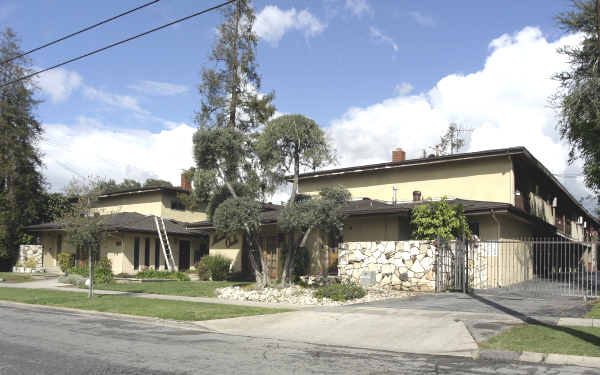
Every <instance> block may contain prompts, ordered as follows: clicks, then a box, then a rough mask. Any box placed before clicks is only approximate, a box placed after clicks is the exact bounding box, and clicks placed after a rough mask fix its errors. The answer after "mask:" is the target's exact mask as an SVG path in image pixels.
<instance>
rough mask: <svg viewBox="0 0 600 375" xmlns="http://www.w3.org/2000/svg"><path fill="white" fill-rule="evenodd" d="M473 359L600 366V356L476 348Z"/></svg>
mask: <svg viewBox="0 0 600 375" xmlns="http://www.w3.org/2000/svg"><path fill="white" fill-rule="evenodd" d="M473 359H491V360H497V361H520V362H531V363H545V364H549V365H574V366H582V367H593V368H600V357H585V356H580V355H567V354H553V353H535V352H513V351H509V350H476V351H475V352H474V353H473Z"/></svg>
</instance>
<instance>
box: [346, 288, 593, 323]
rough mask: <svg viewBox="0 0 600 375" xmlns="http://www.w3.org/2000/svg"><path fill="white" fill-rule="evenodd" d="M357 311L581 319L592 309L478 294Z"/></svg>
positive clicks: (578, 303)
mask: <svg viewBox="0 0 600 375" xmlns="http://www.w3.org/2000/svg"><path fill="white" fill-rule="evenodd" d="M351 306H353V307H354V308H360V307H379V308H389V309H411V310H428V311H451V312H469V313H482V314H507V315H510V316H514V317H517V318H521V317H543V316H547V317H570V318H581V317H583V315H585V313H586V312H587V311H588V310H589V309H590V306H589V305H585V304H584V303H583V299H582V298H580V297H579V298H578V297H558V296H553V297H544V298H532V297H525V296H519V295H497V294H485V293H483V294H482V293H478V294H474V295H469V294H464V293H440V294H435V295H434V294H425V295H419V296H414V297H409V298H401V299H389V300H384V301H376V302H369V303H364V304H357V305H351Z"/></svg>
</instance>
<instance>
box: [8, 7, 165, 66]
mask: <svg viewBox="0 0 600 375" xmlns="http://www.w3.org/2000/svg"><path fill="white" fill-rule="evenodd" d="M159 1H160V0H154V1H150V2H149V3H146V4H143V5H140V6H139V7H137V8H133V9H130V10H128V11H126V12H123V13H121V14H117V15H116V16H114V17H111V18H107V19H105V20H103V21H100V22H98V23H95V24H93V25H91V26H88V27H86V28H83V29H81V30H79V31H75V32H74V33H71V34H69V35H65V36H63V37H62V38H58V39H56V40H54V41H52V42H49V43H46V44H43V45H41V46H39V47H36V48H33V49H30V50H29V51H27V52H23V53H22V54H20V55H17V56H14V57H11V58H9V59H7V60H4V61H2V62H0V64H6V63H9V62H11V61H13V60H16V59H19V58H21V57H23V56H27V55H29V54H30V53H33V52H35V51H39V50H41V49H43V48H46V47H50V46H51V45H54V44H56V43H58V42H62V41H63V40H65V39H69V38H71V37H74V36H75V35H78V34H81V33H84V32H86V31H88V30H91V29H94V28H96V27H98V26H101V25H104V24H105V23H108V22H110V21H114V20H116V19H117V18H120V17H123V16H126V15H128V14H130V13H133V12H135V11H138V10H140V9H142V8H145V7H147V6H150V5H152V4H155V3H158V2H159Z"/></svg>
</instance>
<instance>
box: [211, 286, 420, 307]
mask: <svg viewBox="0 0 600 375" xmlns="http://www.w3.org/2000/svg"><path fill="white" fill-rule="evenodd" d="M314 291H315V289H311V288H302V287H300V286H298V285H294V286H290V287H287V288H264V289H262V290H253V289H249V290H246V289H242V288H240V287H238V286H232V287H231V286H230V287H226V288H219V289H217V290H216V292H217V297H218V298H221V299H230V300H236V301H252V302H264V303H288V304H294V305H318V306H340V305H350V304H354V303H363V302H371V301H378V300H382V299H387V298H401V297H407V296H409V295H411V294H410V293H407V292H403V291H398V290H393V289H369V290H367V295H366V296H364V297H363V298H359V299H355V300H350V301H346V302H339V301H332V300H330V299H329V298H323V299H318V298H316V297H314V296H313V292H314Z"/></svg>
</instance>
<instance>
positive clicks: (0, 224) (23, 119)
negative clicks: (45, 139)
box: [0, 29, 44, 270]
mask: <svg viewBox="0 0 600 375" xmlns="http://www.w3.org/2000/svg"><path fill="white" fill-rule="evenodd" d="M21 53H22V52H21V49H20V47H19V40H18V39H17V37H16V35H15V33H14V32H13V31H12V30H11V29H6V30H5V31H4V32H2V33H1V34H0V82H1V83H7V82H11V81H13V80H15V79H18V78H21V77H23V76H25V75H27V74H28V73H29V71H30V70H29V66H30V61H29V60H28V59H27V58H23V57H21V58H16V59H14V60H11V61H8V62H7V60H9V59H11V58H14V57H16V56H18V55H20V54H21ZM37 104H38V102H37V101H36V100H35V99H34V85H33V84H32V82H30V81H28V80H23V81H19V82H16V83H12V84H10V85H7V86H3V87H1V88H0V270H6V269H10V267H12V266H13V265H14V263H15V261H16V259H17V256H18V253H19V244H20V243H23V242H27V241H28V240H30V238H29V236H28V235H27V234H26V233H25V232H24V230H23V228H24V227H25V226H26V225H29V224H31V223H34V222H35V221H37V219H38V217H39V215H40V208H41V206H42V193H43V184H44V181H43V178H42V175H41V174H40V167H41V164H42V162H41V157H40V152H39V150H38V147H37V144H38V142H39V140H40V137H41V134H42V128H41V126H40V123H39V122H38V121H37V119H36V118H35V114H34V110H35V107H36V105H37Z"/></svg>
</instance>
